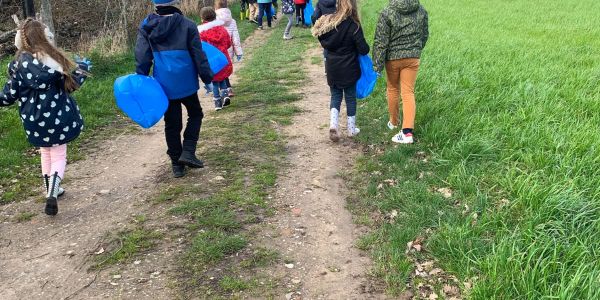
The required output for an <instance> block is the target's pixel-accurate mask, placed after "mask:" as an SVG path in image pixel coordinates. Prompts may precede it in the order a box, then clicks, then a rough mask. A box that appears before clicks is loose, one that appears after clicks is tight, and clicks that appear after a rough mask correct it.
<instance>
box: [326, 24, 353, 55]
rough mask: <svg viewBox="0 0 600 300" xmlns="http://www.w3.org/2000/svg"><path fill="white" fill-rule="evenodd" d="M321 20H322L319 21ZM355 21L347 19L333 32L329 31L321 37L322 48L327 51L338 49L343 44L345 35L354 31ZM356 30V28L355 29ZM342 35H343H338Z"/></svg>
mask: <svg viewBox="0 0 600 300" xmlns="http://www.w3.org/2000/svg"><path fill="white" fill-rule="evenodd" d="M319 20H320V19H319ZM353 24H355V23H354V21H352V19H345V20H343V21H342V22H341V23H340V24H337V25H336V26H335V27H334V28H333V29H332V30H329V31H327V32H325V33H323V34H321V35H319V36H318V37H319V42H321V46H323V48H325V49H330V50H331V49H336V48H338V47H339V46H340V45H341V44H342V41H343V40H344V38H345V35H346V34H345V33H346V32H348V31H350V30H353V28H352V27H354V26H353ZM354 28H356V27H354ZM336 33H342V34H336Z"/></svg>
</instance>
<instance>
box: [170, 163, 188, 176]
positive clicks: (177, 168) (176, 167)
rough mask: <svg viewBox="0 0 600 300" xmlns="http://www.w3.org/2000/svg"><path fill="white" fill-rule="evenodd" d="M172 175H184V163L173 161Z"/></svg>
mask: <svg viewBox="0 0 600 300" xmlns="http://www.w3.org/2000/svg"><path fill="white" fill-rule="evenodd" d="M172 167H173V177H175V178H181V177H183V176H185V165H182V164H177V163H173V164H172Z"/></svg>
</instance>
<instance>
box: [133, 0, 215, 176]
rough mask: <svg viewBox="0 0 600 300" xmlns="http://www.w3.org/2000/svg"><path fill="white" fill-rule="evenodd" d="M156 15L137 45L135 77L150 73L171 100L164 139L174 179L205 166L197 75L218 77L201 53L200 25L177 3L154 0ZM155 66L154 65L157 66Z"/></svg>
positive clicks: (206, 79)
mask: <svg viewBox="0 0 600 300" xmlns="http://www.w3.org/2000/svg"><path fill="white" fill-rule="evenodd" d="M153 2H154V5H155V9H156V11H155V13H153V14H150V15H148V17H147V18H146V19H145V20H144V21H143V22H142V24H141V27H140V29H139V30H138V37H137V42H136V47H135V59H136V62H137V69H136V73H138V74H140V75H146V76H147V75H149V74H150V69H153V72H154V78H156V80H157V81H158V82H159V83H160V85H161V86H162V87H163V90H164V91H165V94H166V95H167V98H169V107H168V108H167V111H166V112H165V118H164V120H165V139H166V141H167V148H168V150H167V154H168V155H169V158H171V166H172V169H173V176H174V177H175V178H179V177H183V176H185V168H186V166H187V167H190V168H202V167H204V162H203V161H202V160H200V159H198V158H197V157H196V147H197V144H198V139H199V138H200V128H201V127H202V119H203V118H204V114H203V112H202V106H200V99H198V89H199V88H200V84H199V82H198V77H200V79H201V80H202V82H204V83H205V84H210V82H211V81H212V78H213V73H212V71H211V70H210V66H209V64H208V60H207V59H206V56H205V55H204V51H202V44H201V43H200V38H199V37H198V30H197V29H196V24H195V23H194V22H193V21H192V20H190V19H187V18H186V17H184V16H183V13H182V12H181V10H180V9H179V8H178V7H177V5H178V4H179V1H178V0H153ZM153 65H154V67H153ZM181 105H183V106H185V108H186V110H187V115H188V119H187V125H186V128H185V131H184V133H183V142H182V141H181V130H182V129H183V125H182V122H183V120H182V111H181Z"/></svg>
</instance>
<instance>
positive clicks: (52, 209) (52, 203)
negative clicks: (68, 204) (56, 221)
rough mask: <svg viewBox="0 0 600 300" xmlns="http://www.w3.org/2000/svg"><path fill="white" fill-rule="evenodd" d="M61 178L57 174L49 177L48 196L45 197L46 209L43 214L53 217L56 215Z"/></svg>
mask: <svg viewBox="0 0 600 300" xmlns="http://www.w3.org/2000/svg"><path fill="white" fill-rule="evenodd" d="M61 180H62V179H61V178H60V177H59V176H58V172H56V173H54V175H52V176H51V177H50V180H49V183H50V185H49V186H48V194H47V195H46V209H45V212H46V214H47V215H49V216H55V215H56V214H57V213H58V201H57V200H58V191H59V190H60V182H61Z"/></svg>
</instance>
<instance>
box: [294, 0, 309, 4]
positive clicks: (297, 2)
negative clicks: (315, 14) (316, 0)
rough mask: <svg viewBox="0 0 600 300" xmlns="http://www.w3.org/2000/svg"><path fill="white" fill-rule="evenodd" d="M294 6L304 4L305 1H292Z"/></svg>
mask: <svg viewBox="0 0 600 300" xmlns="http://www.w3.org/2000/svg"><path fill="white" fill-rule="evenodd" d="M294 4H306V0H294Z"/></svg>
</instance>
